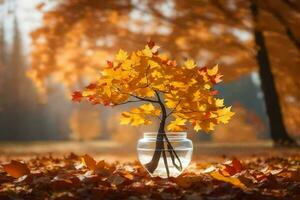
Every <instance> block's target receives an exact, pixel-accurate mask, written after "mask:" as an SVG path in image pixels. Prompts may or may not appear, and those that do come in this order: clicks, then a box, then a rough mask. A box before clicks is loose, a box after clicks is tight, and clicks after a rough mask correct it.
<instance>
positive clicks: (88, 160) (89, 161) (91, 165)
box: [81, 154, 97, 170]
mask: <svg viewBox="0 0 300 200" xmlns="http://www.w3.org/2000/svg"><path fill="white" fill-rule="evenodd" d="M81 162H82V163H83V164H84V165H85V166H86V167H87V168H88V169H90V170H94V169H96V164H97V163H96V161H95V160H94V158H92V157H91V156H89V155H88V154H85V155H84V156H81Z"/></svg>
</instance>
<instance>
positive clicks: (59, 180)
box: [0, 154, 300, 200]
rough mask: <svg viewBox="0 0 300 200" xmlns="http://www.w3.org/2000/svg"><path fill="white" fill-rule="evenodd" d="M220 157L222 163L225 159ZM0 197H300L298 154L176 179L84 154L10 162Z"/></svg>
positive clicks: (0, 181) (2, 169)
mask: <svg viewBox="0 0 300 200" xmlns="http://www.w3.org/2000/svg"><path fill="white" fill-rule="evenodd" d="M225 160H226V161H225ZM0 199H1V200H2V199H5V200H9V199H66V200H68V199H71V200H76V199H132V200H138V199H188V200H194V199H208V200H214V199H216V200H217V199H256V200H259V199H286V200H293V199H295V200H296V199H300V156H289V157H269V158H258V157H252V158H250V159H243V160H241V161H240V160H238V159H236V158H233V159H229V160H227V159H224V163H194V164H192V165H191V166H190V167H189V168H188V169H187V170H186V171H185V172H184V173H183V174H182V175H181V176H180V177H177V178H170V179H160V178H151V177H150V176H149V175H148V174H147V172H146V171H145V170H144V169H143V167H142V166H141V165H140V164H139V163H138V162H133V163H118V162H115V163H107V162H105V161H104V160H100V161H96V160H95V159H94V158H92V157H91V156H89V155H84V156H78V155H75V154H70V155H68V156H66V157H63V158H62V157H61V158H54V157H52V156H45V157H42V156H41V157H36V158H33V159H30V160H28V161H26V162H23V161H20V160H11V161H10V162H7V163H3V162H2V163H1V166H0Z"/></svg>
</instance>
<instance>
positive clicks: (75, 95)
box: [72, 91, 83, 102]
mask: <svg viewBox="0 0 300 200" xmlns="http://www.w3.org/2000/svg"><path fill="white" fill-rule="evenodd" d="M82 97H83V96H82V93H81V92H78V91H76V92H73V94H72V101H75V102H80V101H81V99H82Z"/></svg>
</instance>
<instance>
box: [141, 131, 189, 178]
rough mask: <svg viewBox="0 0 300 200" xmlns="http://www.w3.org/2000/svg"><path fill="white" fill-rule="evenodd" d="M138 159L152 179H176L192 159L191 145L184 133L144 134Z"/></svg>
mask: <svg viewBox="0 0 300 200" xmlns="http://www.w3.org/2000/svg"><path fill="white" fill-rule="evenodd" d="M137 152H138V159H139V161H140V163H141V164H142V165H143V166H144V167H145V169H146V170H147V171H148V172H149V174H150V175H151V176H152V177H156V176H159V177H161V178H168V177H177V176H179V175H180V174H181V173H182V172H183V170H184V169H185V168H187V166H188V165H189V163H190V162H191V159H192V153H193V143H192V141H191V140H189V139H188V138H187V133H186V132H167V133H154V132H150V133H144V137H143V138H141V139H140V140H139V141H138V144H137Z"/></svg>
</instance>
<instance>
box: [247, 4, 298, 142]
mask: <svg viewBox="0 0 300 200" xmlns="http://www.w3.org/2000/svg"><path fill="white" fill-rule="evenodd" d="M250 9H251V13H252V16H253V20H254V37H255V44H256V46H257V48H258V50H257V54H256V59H257V62H258V65H259V75H260V79H261V85H262V90H263V92H264V99H265V104H266V110H267V114H268V117H269V122H270V132H271V138H272V140H273V141H274V143H275V145H276V146H277V145H278V146H290V145H296V142H295V141H294V140H293V139H292V138H291V137H290V136H289V135H288V133H287V130H286V128H285V125H284V121H283V117H282V111H281V107H280V102H279V98H278V94H277V91H276V86H275V82H274V77H273V74H272V70H271V66H270V61H269V56H268V51H267V48H266V45H265V38H264V35H263V32H262V30H261V29H260V28H259V27H258V26H257V22H258V18H259V10H258V7H257V4H256V2H255V0H252V1H251V5H250Z"/></svg>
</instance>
